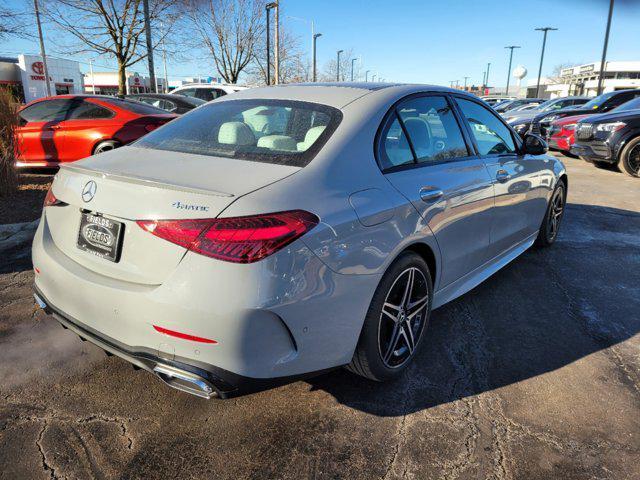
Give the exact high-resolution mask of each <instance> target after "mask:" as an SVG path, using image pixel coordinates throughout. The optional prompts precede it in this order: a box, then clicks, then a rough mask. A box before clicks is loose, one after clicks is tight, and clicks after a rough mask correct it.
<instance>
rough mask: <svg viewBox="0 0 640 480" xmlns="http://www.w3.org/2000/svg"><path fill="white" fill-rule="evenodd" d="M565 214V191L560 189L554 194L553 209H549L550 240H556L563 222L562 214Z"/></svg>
mask: <svg viewBox="0 0 640 480" xmlns="http://www.w3.org/2000/svg"><path fill="white" fill-rule="evenodd" d="M563 212H564V189H563V188H562V187H559V188H557V189H556V191H555V192H554V194H553V198H552V199H551V207H550V209H549V219H548V222H549V225H548V232H549V240H554V239H555V238H556V236H557V235H558V230H559V228H560V220H562V213H563Z"/></svg>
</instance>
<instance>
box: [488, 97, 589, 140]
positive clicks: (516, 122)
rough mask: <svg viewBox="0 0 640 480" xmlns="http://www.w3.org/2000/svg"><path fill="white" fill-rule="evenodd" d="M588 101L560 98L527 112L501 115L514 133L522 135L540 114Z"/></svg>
mask: <svg viewBox="0 0 640 480" xmlns="http://www.w3.org/2000/svg"><path fill="white" fill-rule="evenodd" d="M589 100H591V99H590V98H589V97H561V98H554V99H553V100H547V101H546V102H543V103H541V104H540V105H538V106H537V107H534V108H532V109H530V110H527V111H513V110H509V111H506V112H503V113H502V114H501V115H502V116H503V117H504V118H505V119H506V120H507V122H508V123H509V125H511V126H512V127H513V128H514V129H515V130H516V132H518V133H519V134H521V135H523V134H525V133H527V132H528V131H529V129H530V128H531V121H532V120H533V119H534V118H535V117H536V116H537V115H539V114H541V113H550V112H554V111H556V110H560V109H563V108H568V107H574V108H577V107H579V106H580V105H584V104H585V103H587V102H588V101H589Z"/></svg>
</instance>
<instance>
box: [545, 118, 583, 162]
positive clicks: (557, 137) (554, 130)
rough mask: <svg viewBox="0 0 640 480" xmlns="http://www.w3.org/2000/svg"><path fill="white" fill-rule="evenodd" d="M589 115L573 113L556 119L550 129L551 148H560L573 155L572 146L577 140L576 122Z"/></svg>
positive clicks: (549, 141)
mask: <svg viewBox="0 0 640 480" xmlns="http://www.w3.org/2000/svg"><path fill="white" fill-rule="evenodd" d="M588 116H589V115H572V116H570V117H564V118H561V119H559V120H556V121H555V122H553V123H552V124H551V126H550V127H549V130H548V134H549V138H548V139H547V141H548V143H549V148H551V149H553V150H559V151H561V152H562V153H564V154H565V155H569V156H573V154H572V153H571V146H572V145H573V143H574V142H575V132H576V124H577V122H578V121H579V120H581V119H583V118H586V117H588Z"/></svg>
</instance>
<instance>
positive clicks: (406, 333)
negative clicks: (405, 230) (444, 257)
mask: <svg viewBox="0 0 640 480" xmlns="http://www.w3.org/2000/svg"><path fill="white" fill-rule="evenodd" d="M432 296H433V284H432V281H431V273H430V272H429V267H428V266H427V264H426V262H425V261H424V259H423V258H422V257H420V256H419V255H418V254H416V253H413V252H406V253H403V254H402V255H401V256H400V257H398V259H397V260H396V261H395V262H394V263H393V264H392V265H391V266H390V267H389V269H388V270H387V272H386V273H385V274H384V276H383V277H382V280H381V281H380V284H379V285H378V288H377V289H376V292H375V294H374V296H373V300H372V301H371V305H370V306H369V310H368V312H367V316H366V317H365V321H364V326H363V328H362V332H361V334H360V339H359V340H358V346H357V347H356V351H355V353H354V356H353V360H352V361H351V363H350V364H349V366H348V367H347V369H348V370H350V371H352V372H353V373H356V374H358V375H361V376H363V377H366V378H368V379H371V380H375V381H379V382H381V381H386V380H392V379H394V378H397V377H398V376H400V374H401V373H402V371H403V370H404V369H405V368H406V367H407V366H408V365H409V363H410V362H411V360H412V359H413V357H415V355H416V352H417V351H418V348H419V347H420V344H421V339H422V336H423V332H424V329H425V328H426V326H427V324H428V321H429V317H430V315H431V301H432Z"/></svg>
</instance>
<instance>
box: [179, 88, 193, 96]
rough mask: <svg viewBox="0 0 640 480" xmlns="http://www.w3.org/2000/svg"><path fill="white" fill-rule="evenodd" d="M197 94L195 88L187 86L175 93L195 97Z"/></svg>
mask: <svg viewBox="0 0 640 480" xmlns="http://www.w3.org/2000/svg"><path fill="white" fill-rule="evenodd" d="M195 94H196V89H195V88H187V89H186V90H180V91H179V92H175V93H174V95H182V96H183V97H195V96H196V95H195Z"/></svg>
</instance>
